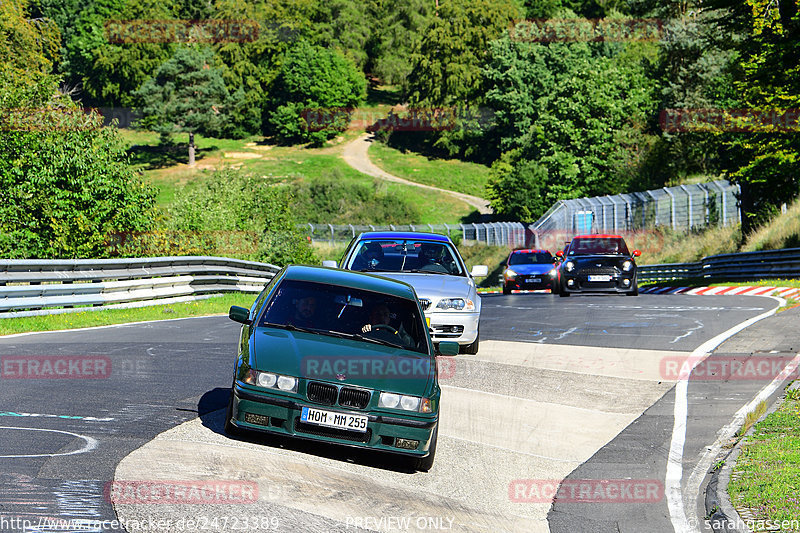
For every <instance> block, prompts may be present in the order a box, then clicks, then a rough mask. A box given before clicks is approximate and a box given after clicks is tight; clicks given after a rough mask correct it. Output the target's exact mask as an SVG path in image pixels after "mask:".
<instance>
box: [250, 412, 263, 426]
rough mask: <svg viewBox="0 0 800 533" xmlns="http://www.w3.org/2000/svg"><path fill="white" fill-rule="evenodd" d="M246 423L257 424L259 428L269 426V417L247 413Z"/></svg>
mask: <svg viewBox="0 0 800 533" xmlns="http://www.w3.org/2000/svg"><path fill="white" fill-rule="evenodd" d="M244 421H245V422H247V423H248V424H257V425H259V426H268V425H269V417H268V416H264V415H257V414H255V413H245V414H244Z"/></svg>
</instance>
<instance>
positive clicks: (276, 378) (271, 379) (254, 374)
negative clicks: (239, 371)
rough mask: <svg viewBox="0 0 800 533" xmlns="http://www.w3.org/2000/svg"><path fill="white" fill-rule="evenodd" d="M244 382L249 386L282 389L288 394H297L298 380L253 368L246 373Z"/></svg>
mask: <svg viewBox="0 0 800 533" xmlns="http://www.w3.org/2000/svg"><path fill="white" fill-rule="evenodd" d="M242 381H244V382H245V383H247V384H248V385H257V386H259V387H264V388H265V389H280V390H282V391H287V392H297V378H295V377H292V376H282V375H280V374H273V373H272V372H259V371H258V370H253V369H252V368H251V369H250V370H248V371H247V373H245V375H244V379H242Z"/></svg>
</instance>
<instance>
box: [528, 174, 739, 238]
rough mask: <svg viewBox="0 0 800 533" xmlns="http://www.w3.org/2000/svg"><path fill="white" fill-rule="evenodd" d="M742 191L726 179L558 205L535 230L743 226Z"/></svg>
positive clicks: (586, 231)
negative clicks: (740, 197)
mask: <svg viewBox="0 0 800 533" xmlns="http://www.w3.org/2000/svg"><path fill="white" fill-rule="evenodd" d="M738 194H739V186H738V185H733V184H731V183H729V182H728V181H726V180H718V181H712V182H709V183H698V184H694V185H679V186H677V187H664V188H663V189H655V190H650V191H644V192H635V193H630V194H618V195H615V196H596V197H593V198H576V199H573V200H559V201H558V202H556V203H555V205H553V207H551V208H550V209H549V210H548V211H547V213H545V214H544V216H542V218H540V219H539V220H538V221H537V222H536V223H535V224H533V226H532V228H531V229H532V230H533V231H534V232H536V233H548V232H556V231H563V232H572V233H598V232H605V231H612V232H615V233H619V232H628V231H637V230H642V229H649V228H654V227H657V226H668V227H671V228H672V229H673V230H675V231H681V230H684V231H688V230H691V229H694V228H700V227H704V226H727V225H730V224H738V223H740V222H741V213H740V211H739V205H738V199H737V195H738Z"/></svg>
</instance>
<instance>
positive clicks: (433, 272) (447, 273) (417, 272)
mask: <svg viewBox="0 0 800 533" xmlns="http://www.w3.org/2000/svg"><path fill="white" fill-rule="evenodd" d="M402 273H403V274H406V273H411V274H441V275H442V276H455V275H457V274H451V273H450V272H439V271H438V270H420V269H419V268H414V269H411V270H403V272H402Z"/></svg>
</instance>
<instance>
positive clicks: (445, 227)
mask: <svg viewBox="0 0 800 533" xmlns="http://www.w3.org/2000/svg"><path fill="white" fill-rule="evenodd" d="M444 229H446V230H447V236H448V237H449V236H450V226H448V225H447V223H446V222H445V223H444Z"/></svg>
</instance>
